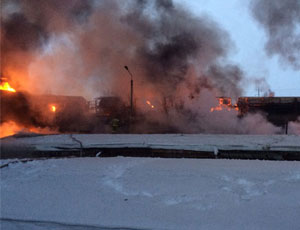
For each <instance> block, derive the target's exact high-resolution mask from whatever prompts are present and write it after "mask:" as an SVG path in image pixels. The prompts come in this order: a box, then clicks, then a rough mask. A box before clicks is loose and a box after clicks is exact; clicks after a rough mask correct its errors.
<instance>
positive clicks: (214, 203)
mask: <svg viewBox="0 0 300 230" xmlns="http://www.w3.org/2000/svg"><path fill="white" fill-rule="evenodd" d="M299 190H300V163H299V162H291V161H290V162H287V161H247V160H209V159H160V158H124V157H116V158H101V156H100V157H95V158H69V159H50V160H40V161H37V160H35V161H30V162H26V163H14V164H10V165H9V166H8V167H5V168H2V169H1V218H2V229H19V228H18V226H23V227H24V228H25V229H38V230H40V229H49V228H50V227H51V229H95V228H93V227H92V226H101V227H102V228H101V229H108V228H109V227H110V228H113V227H115V228H116V229H121V227H122V228H128V229H299V226H300V219H299V215H300V193H299ZM9 219H10V220H9ZM12 219H13V220H15V221H13V220H12ZM22 220H26V221H27V222H24V221H23V222H22ZM42 223H43V224H42ZM69 224H72V226H73V228H71V227H70V225H69ZM45 226H46V227H45ZM68 226H69V227H68ZM74 226H77V227H76V228H75V227H74ZM87 226H91V227H90V228H89V227H87Z"/></svg>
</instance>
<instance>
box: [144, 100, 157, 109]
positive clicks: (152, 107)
mask: <svg viewBox="0 0 300 230" xmlns="http://www.w3.org/2000/svg"><path fill="white" fill-rule="evenodd" d="M146 103H147V105H149V106H150V107H151V109H154V108H155V106H154V105H152V104H151V102H150V101H146Z"/></svg>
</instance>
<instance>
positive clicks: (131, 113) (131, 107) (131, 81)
mask: <svg viewBox="0 0 300 230" xmlns="http://www.w3.org/2000/svg"><path fill="white" fill-rule="evenodd" d="M132 115H133V80H132V78H131V80H130V117H132Z"/></svg>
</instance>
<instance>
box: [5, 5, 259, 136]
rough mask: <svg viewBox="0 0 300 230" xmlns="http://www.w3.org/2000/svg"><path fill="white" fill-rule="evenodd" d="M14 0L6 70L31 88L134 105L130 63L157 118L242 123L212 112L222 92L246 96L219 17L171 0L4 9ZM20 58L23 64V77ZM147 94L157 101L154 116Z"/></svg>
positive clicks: (176, 124) (141, 102)
mask: <svg viewBox="0 0 300 230" xmlns="http://www.w3.org/2000/svg"><path fill="white" fill-rule="evenodd" d="M9 5H11V6H12V5H13V6H14V7H13V8H14V9H15V10H14V11H13V13H7V14H5V16H2V18H1V20H2V27H1V30H2V31H3V33H2V37H1V45H2V44H3V45H5V47H8V48H6V50H5V49H4V51H3V53H2V55H4V56H5V60H6V61H5V62H3V65H2V69H3V72H4V73H5V74H7V77H10V78H12V80H15V81H16V82H18V80H19V82H20V83H19V84H20V86H23V89H28V88H30V89H35V91H37V92H40V93H45V92H47V93H48V92H49V91H50V92H52V93H56V94H73V95H83V96H86V97H89V98H93V97H97V96H100V95H99V94H102V95H104V94H112V95H119V96H120V97H122V99H123V100H124V101H125V102H127V103H128V98H129V87H128V86H129V78H128V73H127V72H126V71H125V70H124V68H123V66H124V65H128V66H129V68H130V70H131V71H132V72H133V75H134V86H135V87H134V95H135V103H136V106H137V108H138V110H139V111H143V112H144V114H146V116H145V119H147V120H149V121H150V122H156V123H157V124H159V126H160V127H172V128H174V129H173V130H177V131H184V132H226V130H227V131H228V132H229V130H230V132H237V131H238V130H239V129H242V127H240V126H239V125H238V124H239V120H238V118H237V116H236V115H237V114H236V113H230V114H229V115H227V117H226V121H229V120H230V122H226V124H227V125H226V126H222V123H216V122H215V121H217V120H219V117H218V116H217V115H213V116H212V115H211V114H210V108H211V107H212V106H216V104H217V100H216V97H217V96H232V97H235V98H236V97H238V96H240V95H241V94H242V92H243V90H242V88H241V85H242V80H243V78H244V77H243V71H242V70H241V69H240V68H239V67H238V66H236V65H234V64H232V63H230V61H229V60H228V53H229V50H230V48H231V46H232V42H231V40H230V36H229V35H228V33H227V32H226V31H224V30H223V29H222V28H220V27H219V26H218V25H217V24H216V23H215V22H213V21H212V20H211V19H209V18H207V17H195V16H193V15H192V14H191V13H190V12H188V11H187V10H186V9H184V8H179V7H178V6H177V5H176V4H175V3H173V1H171V0H156V1H150V0H128V1H123V0H102V1H92V0H90V1H87V0H47V1H40V0H4V3H3V5H2V6H3V8H7V7H8V6H9ZM16 18H17V19H18V20H17V19H16ZM20 18H23V19H24V20H20ZM19 21H20V23H15V22H19ZM21 21H22V22H21ZM23 24H25V27H23V26H22V25H23ZM10 28H15V29H10ZM18 28H19V29H18ZM25 28H26V29H25ZM9 31H12V32H11V34H12V35H11V37H13V38H12V40H10V39H9V36H10V33H9ZM25 31H30V33H29V35H26V33H25ZM17 33H19V37H18V38H14V35H13V34H17ZM9 43H11V44H12V45H10V46H7V45H6V44H9ZM15 44H16V45H15ZM24 47H25V48H24ZM20 53H21V55H20ZM8 54H9V55H8ZM24 59H25V60H26V61H25V64H24ZM16 63H22V65H20V66H19V67H18V68H19V71H20V72H21V73H22V74H19V76H18V77H17V78H16V77H15V75H14V72H15V68H16ZM12 69H13V70H12ZM18 78H20V79H18ZM24 82H26V83H27V84H25V83H24ZM25 86H26V87H25ZM146 100H151V101H152V102H153V104H155V108H156V111H155V112H153V113H151V115H150V113H149V111H148V105H147V104H146V103H145V102H146ZM253 120H255V119H253ZM142 123H147V121H143V122H141V126H140V127H138V128H137V130H138V129H140V130H142V129H143V126H142V125H144V124H142ZM150 124H151V123H150ZM152 124H153V123H152ZM215 124H218V126H216V125H215ZM228 124H232V126H230V125H228ZM233 124H234V125H233ZM152 126H153V125H152ZM230 127H232V128H230ZM224 130H225V131H224Z"/></svg>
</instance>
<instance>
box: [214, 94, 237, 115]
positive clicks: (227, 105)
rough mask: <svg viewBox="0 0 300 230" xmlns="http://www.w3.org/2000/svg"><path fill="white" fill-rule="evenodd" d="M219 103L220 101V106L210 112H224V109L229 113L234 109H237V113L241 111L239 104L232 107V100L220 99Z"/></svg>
mask: <svg viewBox="0 0 300 230" xmlns="http://www.w3.org/2000/svg"><path fill="white" fill-rule="evenodd" d="M218 101H219V105H217V106H216V107H212V108H211V109H210V112H214V111H222V110H224V109H226V110H227V111H230V110H232V109H235V110H237V111H238V110H239V108H238V106H237V104H235V105H232V103H231V98H226V97H219V98H218Z"/></svg>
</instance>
